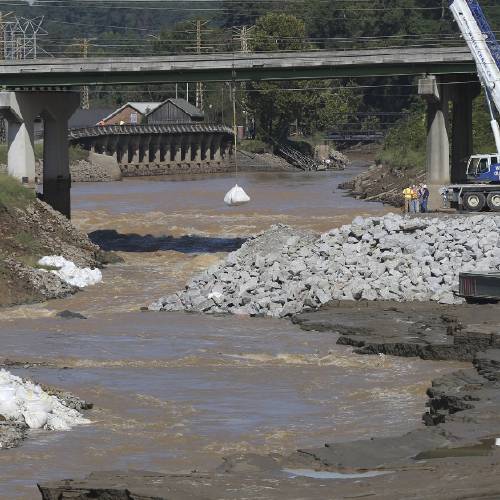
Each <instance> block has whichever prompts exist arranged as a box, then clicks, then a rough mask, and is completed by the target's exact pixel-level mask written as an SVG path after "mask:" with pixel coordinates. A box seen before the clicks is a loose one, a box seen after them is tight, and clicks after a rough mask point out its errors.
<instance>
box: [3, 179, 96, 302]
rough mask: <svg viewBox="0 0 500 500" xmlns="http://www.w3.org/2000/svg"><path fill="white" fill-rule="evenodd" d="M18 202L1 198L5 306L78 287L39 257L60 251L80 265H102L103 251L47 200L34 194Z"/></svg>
mask: <svg viewBox="0 0 500 500" xmlns="http://www.w3.org/2000/svg"><path fill="white" fill-rule="evenodd" d="M1 188H2V186H0V189H1ZM21 189H22V188H21ZM4 194H5V191H4ZM6 199H7V200H10V198H7V197H6ZM14 199H16V198H14ZM17 200H18V201H17V202H14V203H10V202H9V201H5V200H4V202H2V199H1V198H0V235H1V238H0V307H5V306H10V305H15V304H22V303H30V302H37V301H42V300H46V299H51V298H59V297H63V296H66V295H68V294H70V293H72V292H74V291H76V289H75V288H74V287H72V286H70V285H68V284H66V283H65V282H63V281H62V280H61V279H60V278H58V277H57V276H55V275H54V274H52V273H48V272H46V270H45V269H42V268H41V267H40V266H39V265H38V264H37V263H38V261H39V259H40V258H41V257H43V256H45V255H61V256H63V257H65V258H66V259H68V260H71V261H72V262H74V263H75V264H77V265H79V266H84V267H86V266H89V267H100V266H101V264H102V262H103V260H104V255H103V253H102V252H101V251H100V250H99V248H98V247H97V246H96V245H94V244H93V243H91V241H90V240H89V239H88V237H87V235H85V234H84V233H82V232H80V231H78V230H77V229H76V228H75V227H74V226H73V225H72V224H71V222H70V221H68V220H67V219H66V218H65V217H63V216H62V215H61V214H59V213H58V212H56V211H54V210H53V209H52V208H51V207H50V206H48V205H47V204H45V203H43V202H41V201H39V200H36V199H34V198H33V199H29V198H26V199H24V200H22V201H19V198H17Z"/></svg>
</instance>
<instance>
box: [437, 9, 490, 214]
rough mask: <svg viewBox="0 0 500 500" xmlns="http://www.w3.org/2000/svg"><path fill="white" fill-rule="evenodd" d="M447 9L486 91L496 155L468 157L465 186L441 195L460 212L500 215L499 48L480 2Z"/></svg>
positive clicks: (446, 189) (455, 187) (452, 188)
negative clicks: (483, 212)
mask: <svg viewBox="0 0 500 500" xmlns="http://www.w3.org/2000/svg"><path fill="white" fill-rule="evenodd" d="M449 7H450V10H451V12H452V13H453V17H454V18H455V21H456V22H457V24H458V27H459V28H460V31H461V33H462V36H463V38H464V39H465V41H466V42H467V45H468V46H469V49H470V51H471V52H472V55H473V57H474V61H475V63H476V66H477V72H478V76H479V80H480V82H481V85H482V87H483V88H484V90H485V94H486V100H487V103H488V108H489V112H490V116H491V122H490V123H491V128H492V130H493V136H494V137H495V144H496V150H497V152H496V153H491V154H479V155H473V156H471V157H470V159H469V161H468V164H467V173H466V176H467V181H466V183H464V184H453V185H450V186H445V187H444V194H445V195H446V198H447V200H448V202H449V203H450V205H451V207H453V208H457V209H459V210H465V211H469V212H480V211H481V210H483V209H485V208H488V209H489V210H491V211H494V212H500V126H499V125H498V122H497V120H496V118H495V108H496V109H497V111H498V112H499V113H500V44H499V43H498V41H497V39H496V37H495V34H494V33H493V31H492V29H491V27H490V25H489V23H488V21H487V19H486V16H485V15H484V12H483V10H482V9H481V6H480V5H479V2H477V1H476V0H450V2H449Z"/></svg>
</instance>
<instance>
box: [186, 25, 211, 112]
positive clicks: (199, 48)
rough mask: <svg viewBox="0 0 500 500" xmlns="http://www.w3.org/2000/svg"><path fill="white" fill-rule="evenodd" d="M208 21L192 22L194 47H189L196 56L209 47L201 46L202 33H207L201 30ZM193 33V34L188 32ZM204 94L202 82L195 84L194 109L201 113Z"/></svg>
mask: <svg viewBox="0 0 500 500" xmlns="http://www.w3.org/2000/svg"><path fill="white" fill-rule="evenodd" d="M209 22H210V21H201V20H197V21H193V23H194V26H193V27H194V33H195V35H196V45H195V46H194V47H190V48H191V49H194V50H195V52H196V54H201V53H202V52H203V50H204V49H208V48H210V47H206V46H205V47H204V46H203V33H207V32H208V31H209V30H204V29H203V28H204V27H205V26H206V25H207V24H208V23H209ZM189 33H193V32H189ZM203 101H204V93H203V82H196V107H197V108H199V109H201V110H202V111H203V106H204V102H203Z"/></svg>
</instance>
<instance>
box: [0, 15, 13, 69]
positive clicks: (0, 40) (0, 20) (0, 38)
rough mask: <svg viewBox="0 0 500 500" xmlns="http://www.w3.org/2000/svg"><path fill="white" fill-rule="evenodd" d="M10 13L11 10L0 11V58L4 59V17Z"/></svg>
mask: <svg viewBox="0 0 500 500" xmlns="http://www.w3.org/2000/svg"><path fill="white" fill-rule="evenodd" d="M10 15H12V12H7V14H4V13H3V12H0V60H2V61H3V60H4V59H5V37H6V31H7V30H6V19H7V18H8V17H9V16H10Z"/></svg>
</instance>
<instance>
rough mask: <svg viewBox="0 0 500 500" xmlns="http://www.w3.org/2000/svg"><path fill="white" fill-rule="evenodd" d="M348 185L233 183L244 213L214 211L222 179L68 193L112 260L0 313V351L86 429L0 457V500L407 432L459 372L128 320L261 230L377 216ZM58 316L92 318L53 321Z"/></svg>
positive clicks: (185, 325) (262, 325) (324, 342)
mask: <svg viewBox="0 0 500 500" xmlns="http://www.w3.org/2000/svg"><path fill="white" fill-rule="evenodd" d="M354 173H356V168H353V169H352V170H350V171H349V172H346V173H344V172H339V173H321V174H318V173H312V174H302V173H283V174H263V173H253V174H241V175H240V177H239V178H238V183H240V184H241V185H243V186H244V187H245V189H246V190H247V191H248V193H249V194H250V196H251V197H252V199H253V201H252V203H251V204H249V205H246V206H244V207H239V208H236V209H230V208H228V207H225V206H224V205H223V203H222V198H223V195H224V193H225V192H226V191H227V190H228V189H229V188H230V187H232V185H234V183H235V179H234V177H232V176H228V175H216V176H196V177H175V178H163V179H162V178H151V179H134V180H126V181H124V182H121V183H111V184H86V185H83V184H82V185H76V186H74V189H73V216H74V219H73V220H74V222H75V223H76V224H77V225H78V226H79V227H80V228H82V229H83V230H85V231H87V232H89V233H91V235H92V238H93V239H94V240H95V241H98V242H99V243H100V244H101V245H102V246H103V247H104V248H106V249H109V250H114V251H117V252H118V253H119V254H120V255H121V256H122V257H123V258H124V262H123V263H120V264H116V265H113V266H109V267H108V268H107V269H105V270H104V282H103V283H102V284H100V285H98V286H96V287H93V288H91V289H87V290H86V291H84V292H81V293H79V294H78V295H76V296H74V297H71V298H68V299H64V300H57V301H52V302H49V303H45V304H38V305H34V306H22V307H16V308H11V309H7V310H1V311H0V339H1V346H2V349H1V353H2V357H6V358H9V359H11V360H20V361H23V362H30V363H38V364H37V365H36V366H34V367H30V368H28V367H26V368H18V369H15V370H12V371H13V372H14V373H16V374H19V375H22V376H29V377H31V378H33V379H35V380H37V381H39V382H42V383H47V384H51V385H54V386H57V387H58V388H61V389H65V390H69V391H71V392H73V393H74V394H76V395H78V396H80V397H82V398H84V399H86V400H88V401H90V402H93V403H94V405H95V408H94V409H93V410H92V411H90V412H88V414H87V417H88V418H90V419H91V420H92V424H90V425H87V426H83V427H78V428H76V429H74V430H72V431H70V432H33V433H32V434H31V436H30V438H29V440H27V441H26V442H25V443H24V444H23V445H22V446H21V447H20V448H17V449H14V450H5V451H2V452H1V453H0V498H6V499H18V498H22V499H25V498H26V499H35V498H39V494H38V492H37V490H36V483H37V482H38V481H46V480H50V479H61V478H67V477H82V476H84V475H85V474H87V473H89V472H91V471H93V470H103V469H107V470H113V469H127V468H131V469H142V470H154V471H160V472H180V471H191V470H194V469H197V470H204V469H208V468H211V467H214V466H216V465H218V463H219V461H220V459H221V457H223V456H227V455H230V454H233V453H240V452H257V453H269V452H279V453H288V452H292V451H294V450H295V449H296V448H298V447H307V446H318V445H321V444H322V443H324V442H327V441H328V442H332V441H342V440H352V439H358V438H363V437H369V436H372V435H377V436H383V435H393V434H399V433H401V432H404V431H406V430H410V429H411V428H413V427H414V426H415V425H417V424H418V422H419V421H420V418H421V414H422V413H423V411H424V403H425V390H426V388H427V387H428V385H429V382H430V380H431V379H432V378H435V377H436V376H438V375H439V374H444V373H447V372H450V371H452V370H454V369H456V368H457V366H461V365H459V364H457V363H442V362H440V363H435V362H430V361H422V360H416V359H403V358H391V357H378V356H373V357H365V356H363V357H362V356H355V355H353V354H351V349H350V348H347V347H343V346H337V345H336V344H335V341H336V337H335V336H334V335H332V334H329V333H317V332H303V331H301V330H300V329H299V327H297V326H296V325H292V324H291V323H290V322H288V321H284V320H274V319H251V318H238V319H235V318H233V317H206V316H200V315H193V314H183V313H168V314H167V313H142V312H139V308H140V307H141V306H143V305H146V304H148V303H150V302H152V301H153V300H155V299H157V298H158V297H159V296H162V295H166V294H168V293H170V292H172V291H175V290H176V289H178V288H179V287H182V286H183V284H184V283H185V282H186V281H187V280H188V279H189V278H190V277H191V276H193V275H194V274H196V273H197V272H198V271H200V270H202V269H204V268H206V267H207V266H209V265H211V264H212V263H213V262H215V261H217V260H219V259H221V258H223V257H224V255H225V254H226V253H227V252H228V251H231V250H234V249H236V248H238V246H239V245H240V244H241V241H242V240H241V238H244V237H245V236H248V235H251V234H254V233H256V232H258V231H261V230H263V229H265V228H267V227H269V226H270V225H271V224H275V223H286V224H291V225H296V226H300V227H304V228H310V229H313V230H317V231H321V230H327V229H330V228H332V227H335V226H339V225H341V224H343V223H347V222H349V221H350V220H351V219H352V218H353V217H354V216H356V215H360V214H361V215H369V214H382V213H385V212H386V209H385V208H384V207H382V206H380V205H378V204H368V203H364V202H361V201H356V200H353V199H351V198H346V197H345V196H344V195H343V193H341V192H339V191H338V190H337V189H336V185H337V184H338V183H339V182H342V181H343V180H345V179H346V177H347V176H348V175H353V174H354ZM65 309H70V310H72V311H75V312H79V313H82V314H84V315H85V316H87V317H88V319H87V320H64V319H60V318H56V317H55V314H56V313H57V312H59V311H62V310H65Z"/></svg>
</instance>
